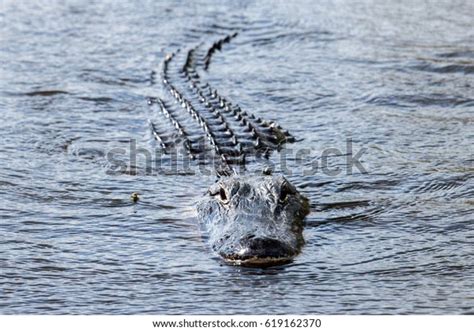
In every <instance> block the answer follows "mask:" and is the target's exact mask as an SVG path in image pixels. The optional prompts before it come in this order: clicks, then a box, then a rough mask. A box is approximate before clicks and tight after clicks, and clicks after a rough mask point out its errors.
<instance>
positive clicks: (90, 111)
mask: <svg viewBox="0 0 474 331" xmlns="http://www.w3.org/2000/svg"><path fill="white" fill-rule="evenodd" d="M206 2H207V1H201V2H193V3H192V4H189V3H187V4H186V5H184V4H180V3H175V2H172V3H171V2H170V3H165V2H160V3H159V4H158V3H148V2H147V3H141V2H137V3H135V4H125V3H118V2H115V1H113V2H112V1H111V2H101V3H94V4H91V3H87V4H82V3H81V2H78V3H76V4H63V3H50V2H48V3H36V2H33V1H31V2H25V1H5V2H3V4H2V6H1V8H0V17H1V20H2V21H3V22H4V24H3V29H2V33H1V39H2V42H1V52H0V61H1V62H2V63H3V64H4V65H2V74H1V75H2V80H1V85H0V87H1V88H0V91H1V94H2V99H1V101H0V102H1V103H0V104H1V106H2V109H3V117H2V121H1V123H0V127H1V131H2V139H1V140H0V160H1V165H2V166H1V169H0V188H1V189H0V202H1V204H0V210H1V221H0V242H1V248H2V253H1V254H0V289H1V291H0V312H1V313H5V314H12V313H74V314H87V313H114V314H115V313H122V314H131V313H154V314H159V313H302V314H304V313H473V312H474V311H473V310H472V306H474V302H473V297H474V293H473V288H474V287H473V285H474V276H473V275H474V269H473V266H474V260H473V251H472V247H473V243H474V225H473V220H474V219H473V215H474V164H473V162H474V153H473V152H474V150H473V147H472V146H473V142H474V134H473V132H474V130H473V129H474V126H473V125H474V98H473V94H472V91H473V86H474V78H473V73H474V70H473V68H474V41H473V40H474V32H473V30H472V15H470V13H472V12H473V10H474V8H473V4H472V3H471V2H469V1H465V2H457V3H456V4H453V3H451V2H450V1H444V2H439V1H438V2H433V3H426V2H423V3H421V2H420V3H418V4H415V3H412V2H410V1H401V2H397V3H378V4H374V3H371V2H358V3H350V4H346V3H344V2H342V3H337V4H336V3H324V4H314V3H312V2H301V3H298V4H293V3H292V2H291V3H290V2H288V3H279V4H278V5H276V4H275V3H273V2H272V3H270V2H268V3H261V2H259V4H258V5H257V4H253V5H251V4H248V3H239V2H237V3H234V4H232V5H223V4H222V5H217V4H214V3H212V4H207V3H206ZM232 31H240V33H239V35H238V37H236V38H235V40H232V42H231V44H229V45H228V46H227V45H226V46H223V49H222V53H221V52H216V54H214V56H213V58H212V62H211V63H210V66H209V72H208V74H207V75H206V77H205V78H206V80H208V81H210V82H211V83H212V85H213V86H215V87H216V88H217V89H218V90H219V92H220V93H221V94H222V95H225V96H228V97H229V99H231V100H233V101H235V102H238V103H239V104H240V106H241V107H242V109H245V110H247V111H249V112H251V113H254V114H256V115H258V116H262V117H264V118H268V119H272V120H276V121H278V122H279V123H280V124H282V125H283V126H284V127H285V128H286V129H288V130H289V131H290V132H291V133H292V134H293V135H294V136H295V137H297V138H298V139H301V141H298V142H296V143H295V144H292V145H290V146H288V148H291V149H293V150H299V149H304V150H307V151H309V153H305V154H304V156H301V157H297V156H296V155H294V156H291V155H290V157H288V158H287V160H286V161H287V167H288V168H289V169H291V170H292V173H291V175H288V177H290V180H291V181H292V182H293V183H295V184H296V185H297V186H298V187H299V188H300V190H301V191H302V192H304V194H305V195H307V196H308V197H309V198H310V200H311V202H312V213H311V214H310V215H309V216H308V218H307V225H306V228H305V232H304V235H305V239H306V245H305V247H304V249H303V253H302V254H301V255H300V256H299V257H298V258H297V259H296V260H295V261H294V263H292V264H289V265H285V266H281V267H276V268H270V269H264V270H262V269H246V268H236V267H230V266H226V265H222V264H221V261H219V260H218V259H217V258H215V257H213V256H212V253H211V252H210V250H209V249H208V247H207V244H206V243H205V242H204V241H203V239H202V238H201V235H200V229H199V226H198V224H197V222H196V220H195V218H194V211H193V206H194V204H195V201H196V200H197V199H198V198H199V197H200V196H201V195H202V194H203V193H204V192H205V191H206V189H207V187H208V185H209V184H210V183H212V182H213V180H214V178H213V177H212V176H203V175H201V174H199V172H198V173H197V174H196V172H192V173H180V174H169V173H168V174H148V173H147V172H146V171H143V170H144V169H143V164H142V163H140V162H137V165H136V167H135V168H134V169H130V170H133V171H124V172H122V173H119V174H117V173H116V174H114V175H111V174H110V172H108V171H107V170H110V166H111V164H110V162H109V161H110V160H108V159H107V153H108V152H109V151H111V150H113V149H123V150H128V148H129V144H130V141H131V140H133V141H136V143H137V148H144V149H148V150H152V149H154V148H156V142H155V141H154V140H153V137H152V136H151V134H150V130H149V127H148V124H147V119H149V118H152V119H155V120H156V119H157V118H156V114H155V113H153V111H152V109H150V107H149V106H148V105H147V102H146V99H147V97H156V96H158V97H165V96H167V94H166V92H165V91H164V90H163V87H162V86H161V84H160V83H159V82H160V78H159V77H155V75H153V74H152V72H155V73H159V72H160V63H161V62H162V60H163V58H164V56H165V54H167V53H169V52H171V51H175V50H176V49H177V48H179V47H182V48H183V49H185V48H186V47H191V46H193V45H195V44H196V43H198V42H200V41H209V40H214V39H216V38H220V37H222V36H224V35H226V34H228V33H230V32H232ZM157 75H158V74H157ZM347 139H351V141H352V144H353V148H354V151H356V150H361V149H365V150H364V154H363V156H362V164H363V166H364V168H365V169H366V170H367V173H361V172H359V171H357V170H354V171H353V172H352V173H347V172H346V171H343V172H340V173H339V174H328V173H325V172H323V171H315V172H312V173H309V174H308V173H303V168H304V167H305V166H308V165H311V164H314V162H315V161H320V160H321V159H320V155H321V152H322V151H324V150H325V149H328V148H337V149H339V150H341V151H342V150H344V148H345V147H346V141H347ZM345 157H346V156H344V155H342V154H341V155H340V156H339V157H333V158H328V165H327V166H328V167H338V166H341V165H344V162H345ZM168 161H170V160H168ZM270 161H272V162H274V163H275V164H277V165H278V164H279V163H280V159H279V155H278V154H275V153H274V154H273V155H272V157H271V159H270ZM170 162H171V161H170ZM252 166H253V167H254V169H259V167H261V166H262V165H261V164H258V163H256V164H253V165H252ZM132 192H139V193H140V196H141V199H140V201H139V202H138V203H137V204H134V203H133V202H132V201H131V200H130V194H131V193H132Z"/></svg>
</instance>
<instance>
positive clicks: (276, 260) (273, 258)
mask: <svg viewBox="0 0 474 331" xmlns="http://www.w3.org/2000/svg"><path fill="white" fill-rule="evenodd" d="M234 247H235V248H234V250H233V251H231V252H225V253H224V252H222V253H221V256H222V257H223V258H224V259H225V260H226V261H228V262H232V263H235V264H240V265H247V266H252V265H258V266H262V265H275V264H283V263H287V262H289V261H291V260H292V258H293V257H294V256H295V255H296V254H297V253H298V252H297V251H296V250H295V249H293V248H292V247H290V245H288V244H286V243H284V242H282V241H280V240H277V239H272V238H244V239H242V240H240V241H239V243H238V244H237V245H235V246H234Z"/></svg>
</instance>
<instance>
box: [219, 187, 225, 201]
mask: <svg viewBox="0 0 474 331" xmlns="http://www.w3.org/2000/svg"><path fill="white" fill-rule="evenodd" d="M219 197H220V198H221V200H222V201H223V202H226V201H227V195H226V194H225V190H224V189H223V188H222V187H221V189H220V190H219Z"/></svg>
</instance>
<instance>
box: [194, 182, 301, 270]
mask: <svg viewBox="0 0 474 331" xmlns="http://www.w3.org/2000/svg"><path fill="white" fill-rule="evenodd" d="M197 211H198V218H199V220H200V221H201V222H202V224H203V225H204V226H205V228H206V230H207V233H208V239H209V243H210V246H211V247H212V249H213V250H214V251H215V252H216V253H217V254H218V255H219V256H220V257H222V258H223V259H224V260H225V261H226V262H229V263H232V264H237V265H244V266H256V267H266V266H270V265H278V264H284V263H287V262H290V261H291V260H292V259H293V258H294V257H295V256H296V255H297V254H298V253H299V252H300V250H301V247H302V245H303V244H304V238H303V219H304V217H305V216H306V215H307V214H308V212H309V204H308V200H307V199H306V198H305V197H303V196H302V195H301V194H300V193H299V192H298V190H297V189H296V188H295V187H294V186H293V185H292V184H290V183H289V182H288V181H287V180H286V178H284V177H283V176H278V175H277V176H255V177H251V176H249V177H246V178H242V177H237V176H232V177H227V178H223V179H221V180H219V181H218V182H217V183H215V184H214V185H212V186H211V187H210V188H209V191H208V194H207V195H206V196H205V197H204V198H203V199H202V200H201V201H200V203H199V204H198V205H197Z"/></svg>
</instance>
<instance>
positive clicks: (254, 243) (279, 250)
mask: <svg viewBox="0 0 474 331" xmlns="http://www.w3.org/2000/svg"><path fill="white" fill-rule="evenodd" d="M241 246H242V247H244V248H247V249H246V250H245V252H246V253H245V254H246V255H249V256H254V257H257V258H280V257H290V256H292V255H294V251H293V250H292V249H291V248H290V247H289V246H288V244H286V243H284V242H282V241H279V240H277V239H271V238H255V236H253V237H252V238H246V240H244V241H243V242H242V245H241Z"/></svg>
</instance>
